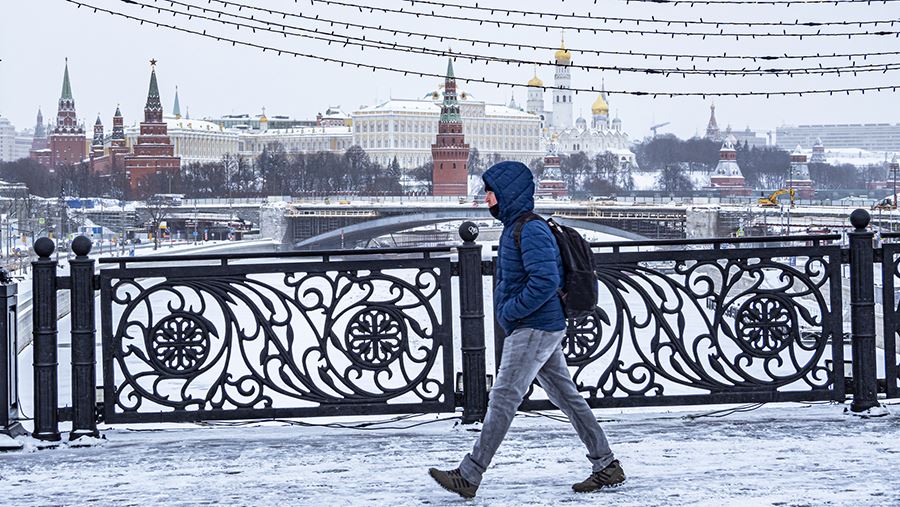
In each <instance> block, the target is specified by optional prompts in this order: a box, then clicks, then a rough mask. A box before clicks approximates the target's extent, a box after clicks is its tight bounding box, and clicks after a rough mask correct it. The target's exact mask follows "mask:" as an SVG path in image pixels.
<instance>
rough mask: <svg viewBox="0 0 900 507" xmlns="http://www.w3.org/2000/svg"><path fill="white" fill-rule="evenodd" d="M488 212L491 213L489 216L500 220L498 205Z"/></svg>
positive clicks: (490, 208)
mask: <svg viewBox="0 0 900 507" xmlns="http://www.w3.org/2000/svg"><path fill="white" fill-rule="evenodd" d="M488 211H489V212H490V213H491V216H492V217H494V218H496V219H497V220H500V204H499V203H497V204H495V205H493V206H491V207H489V208H488Z"/></svg>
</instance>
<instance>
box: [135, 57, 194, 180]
mask: <svg viewBox="0 0 900 507" xmlns="http://www.w3.org/2000/svg"><path fill="white" fill-rule="evenodd" d="M180 170H181V158H180V157H176V156H175V147H174V146H172V142H171V140H170V139H169V135H168V127H167V125H166V123H165V121H164V120H163V107H162V101H161V100H160V96H159V85H158V84H157V81H156V60H150V89H149V91H148V92H147V103H146V104H145V105H144V121H142V122H141V126H140V133H139V134H138V138H137V144H135V145H134V152H133V153H132V154H130V155H126V156H125V173H126V174H127V177H128V185H129V189H130V191H131V194H132V195H133V196H138V197H140V196H146V195H149V194H153V193H169V190H170V189H171V188H172V187H171V185H172V181H173V180H174V179H175V177H176V176H177V175H178V173H179V171H180Z"/></svg>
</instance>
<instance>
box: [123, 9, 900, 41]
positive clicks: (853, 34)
mask: <svg viewBox="0 0 900 507" xmlns="http://www.w3.org/2000/svg"><path fill="white" fill-rule="evenodd" d="M122 1H123V2H129V3H130V0H122ZM310 2H318V3H321V4H326V5H336V6H340V7H347V8H351V9H356V10H358V11H359V12H361V13H364V12H366V11H368V12H369V13H375V12H376V11H377V12H383V13H386V14H403V15H407V16H415V17H416V18H422V17H426V18H436V19H446V20H452V21H463V22H469V23H478V25H479V26H484V25H485V24H487V25H488V26H491V25H497V27H498V28H499V27H503V26H509V27H511V28H516V27H528V28H540V29H543V30H544V31H545V32H549V31H550V30H551V29H553V30H568V31H572V32H576V33H581V32H587V33H592V34H594V35H597V34H598V33H610V34H629V35H641V36H644V35H662V36H668V37H672V38H674V37H676V36H678V37H702V38H703V39H704V40H705V39H706V38H707V37H734V38H735V39H737V40H740V39H741V38H752V39H756V38H770V37H792V38H799V39H801V40H802V39H803V38H804V37H847V38H853V37H864V36H895V37H900V32H896V31H889V30H876V31H868V30H866V31H862V32H822V30H821V29H819V30H817V31H815V32H808V33H803V32H788V31H787V30H784V31H782V32H781V33H778V32H762V33H760V32H748V33H741V32H726V31H724V30H720V31H718V32H687V31H686V32H678V31H669V30H658V29H654V30H638V29H630V28H607V27H589V26H572V25H554V24H542V23H530V22H527V21H506V20H500V19H483V18H470V17H466V16H454V15H451V14H440V13H437V12H435V11H433V10H432V11H430V12H422V11H410V10H406V9H403V8H400V9H395V8H391V7H379V6H375V5H366V4H357V3H351V2H344V1H341V0H310Z"/></svg>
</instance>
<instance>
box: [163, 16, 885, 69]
mask: <svg viewBox="0 0 900 507" xmlns="http://www.w3.org/2000/svg"><path fill="white" fill-rule="evenodd" d="M154 1H156V0H154ZM207 1H208V3H218V4H221V5H223V6H225V7H237V8H238V10H239V11H240V10H243V9H249V10H253V11H256V12H266V13H268V14H269V15H278V16H281V17H282V19H286V18H288V17H293V18H297V19H303V20H307V21H313V22H318V23H324V24H327V25H329V26H331V27H335V26H343V27H345V28H346V29H350V28H351V27H352V28H356V29H360V30H363V31H366V30H369V31H378V32H384V33H390V34H393V35H394V36H397V35H404V36H406V37H407V38H409V37H420V38H422V39H425V40H429V39H430V40H437V41H439V42H442V43H443V42H448V41H449V42H460V43H464V44H468V45H471V46H475V45H481V46H487V47H493V46H497V47H502V48H512V49H516V50H519V51H521V50H523V49H529V50H535V51H555V50H557V49H559V48H558V47H556V46H541V45H534V44H523V43H517V42H504V41H497V40H486V39H472V38H465V37H456V36H452V35H437V34H431V33H426V32H414V31H406V30H401V29H396V28H385V27H382V26H372V25H365V24H359V23H350V22H348V21H343V20H335V19H328V18H322V17H320V16H307V15H303V14H298V13H292V12H286V11H280V10H276V9H269V8H263V7H257V6H254V5H249V4H245V3H241V2H236V1H233V0H207ZM569 51H571V52H573V53H581V54H588V55H596V56H604V55H606V56H636V57H641V58H643V59H644V60H649V59H658V60H665V59H670V60H675V61H680V60H687V61H690V62H694V61H707V62H709V61H712V60H749V61H751V62H753V63H756V62H759V61H776V60H800V61H804V60H815V59H828V58H840V59H844V58H846V59H848V60H851V61H852V60H853V59H854V58H862V59H864V60H865V59H868V58H869V57H880V56H896V55H900V51H881V52H860V53H836V52H835V53H830V54H829V53H821V52H820V53H816V54H802V55H790V54H787V53H785V54H782V55H744V54H728V53H722V54H686V53H655V52H641V51H631V50H629V51H615V50H603V49H589V48H577V47H572V48H569Z"/></svg>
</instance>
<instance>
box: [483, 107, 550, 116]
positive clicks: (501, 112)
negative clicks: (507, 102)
mask: <svg viewBox="0 0 900 507" xmlns="http://www.w3.org/2000/svg"><path fill="white" fill-rule="evenodd" d="M484 114H485V115H486V116H515V117H518V118H537V116H535V115H533V114H531V113H526V112H525V111H522V110H521V109H513V108H511V107H509V106H504V105H502V104H485V105H484Z"/></svg>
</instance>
